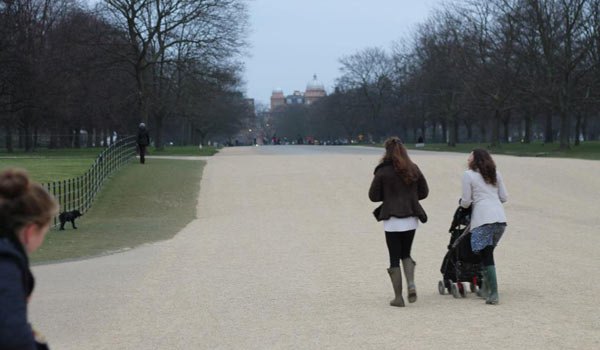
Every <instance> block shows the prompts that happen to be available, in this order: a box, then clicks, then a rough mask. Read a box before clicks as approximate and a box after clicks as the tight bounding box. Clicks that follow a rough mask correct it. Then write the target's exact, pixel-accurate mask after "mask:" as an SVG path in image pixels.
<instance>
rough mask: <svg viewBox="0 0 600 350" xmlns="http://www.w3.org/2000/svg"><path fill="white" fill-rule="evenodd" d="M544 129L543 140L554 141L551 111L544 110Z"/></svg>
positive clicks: (546, 141)
mask: <svg viewBox="0 0 600 350" xmlns="http://www.w3.org/2000/svg"><path fill="white" fill-rule="evenodd" d="M546 113H547V114H546V128H545V129H546V131H545V132H544V142H545V143H552V142H554V135H553V131H552V112H546Z"/></svg>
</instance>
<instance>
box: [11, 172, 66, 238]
mask: <svg viewBox="0 0 600 350" xmlns="http://www.w3.org/2000/svg"><path fill="white" fill-rule="evenodd" d="M57 213H58V203H57V202H56V199H54V197H53V196H52V195H51V194H50V193H48V191H46V189H44V188H43V187H42V186H41V185H40V184H38V183H35V182H33V181H31V180H30V179H29V176H28V174H27V172H25V171H24V170H20V169H8V170H5V171H3V172H1V173H0V236H14V235H16V233H17V231H18V230H19V229H21V228H22V227H24V226H25V225H27V224H30V223H34V224H37V225H39V226H43V225H47V224H49V223H50V221H51V220H52V217H54V216H55V215H56V214H57Z"/></svg>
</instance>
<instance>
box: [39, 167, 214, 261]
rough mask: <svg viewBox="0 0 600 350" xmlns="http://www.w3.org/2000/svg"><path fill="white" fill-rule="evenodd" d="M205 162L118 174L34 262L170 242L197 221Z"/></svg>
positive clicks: (125, 170) (54, 232)
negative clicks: (147, 243)
mask: <svg viewBox="0 0 600 350" xmlns="http://www.w3.org/2000/svg"><path fill="white" fill-rule="evenodd" d="M204 164H205V162H203V161H188V160H169V159H152V160H148V161H147V162H146V164H145V165H140V164H139V163H136V162H132V163H131V164H130V165H128V166H126V167H124V168H123V169H122V170H120V171H119V172H117V173H116V174H115V175H114V176H113V177H112V178H111V179H110V180H109V181H108V182H107V183H106V185H105V187H104V189H103V190H102V191H101V192H100V194H99V196H98V197H97V198H96V201H95V202H94V204H93V205H92V208H91V209H90V210H89V211H88V212H87V213H86V214H85V216H83V217H81V218H79V219H78V220H77V226H78V229H77V230H73V229H71V226H70V224H67V225H66V226H65V228H66V229H65V230H64V231H58V230H57V229H52V230H51V231H50V232H49V233H48V235H47V236H46V241H45V242H44V244H43V245H42V247H41V248H40V249H39V250H38V251H37V252H35V253H34V254H32V256H31V261H32V262H34V263H43V262H51V261H57V260H65V259H73V258H81V257H89V256H96V255H101V254H104V253H106V252H111V251H118V250H121V249H126V248H132V247H135V246H138V245H140V244H143V243H146V242H153V241H159V240H164V239H169V238H171V237H173V236H174V235H175V233H177V232H178V231H180V230H181V229H182V228H183V227H184V226H185V225H187V224H188V223H189V222H190V221H191V220H193V219H194V218H195V217H196V200H197V196H198V193H199V189H200V179H201V177H202V170H203V168H204Z"/></svg>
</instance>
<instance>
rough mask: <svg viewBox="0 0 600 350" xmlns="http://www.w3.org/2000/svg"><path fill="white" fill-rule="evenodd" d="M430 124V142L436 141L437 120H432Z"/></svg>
mask: <svg viewBox="0 0 600 350" xmlns="http://www.w3.org/2000/svg"><path fill="white" fill-rule="evenodd" d="M431 123H432V125H431V142H434V143H435V142H437V122H436V121H435V120H433V121H432V122H431Z"/></svg>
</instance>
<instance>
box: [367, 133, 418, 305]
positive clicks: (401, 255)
mask: <svg viewBox="0 0 600 350" xmlns="http://www.w3.org/2000/svg"><path fill="white" fill-rule="evenodd" d="M428 194H429V188H428V187H427V181H426V180H425V177H424V176H423V174H422V173H421V170H420V169H419V167H418V166H417V165H416V164H414V163H413V162H412V161H411V160H410V157H409V156H408V153H407V152H406V148H405V147H404V145H403V144H402V141H401V140H400V139H399V138H397V137H391V138H389V139H388V140H386V141H385V155H384V156H383V158H382V159H381V161H380V164H379V165H378V166H377V167H376V168H375V172H374V178H373V181H372V182H371V187H370V189H369V199H371V201H373V202H383V203H382V204H381V205H380V206H379V207H378V208H377V209H375V211H374V212H373V214H374V215H375V218H376V219H377V221H383V227H384V230H385V240H386V243H387V247H388V251H389V255H390V267H389V269H388V274H389V275H390V279H391V280H392V286H393V288H394V294H395V298H394V299H393V300H392V301H390V305H392V306H399V307H403V306H404V299H403V298H402V271H401V270H400V261H402V267H403V269H404V274H405V275H406V283H407V288H408V301H409V302H410V303H414V302H415V301H417V288H416V286H415V280H414V278H415V265H416V262H415V261H414V260H413V259H412V257H411V255H410V252H411V249H412V243H413V239H414V237H415V231H416V229H417V227H418V225H419V221H421V222H423V223H425V222H427V214H426V213H425V210H424V209H423V207H422V206H421V204H420V203H419V201H420V200H421V199H425V198H427V195H428Z"/></svg>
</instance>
